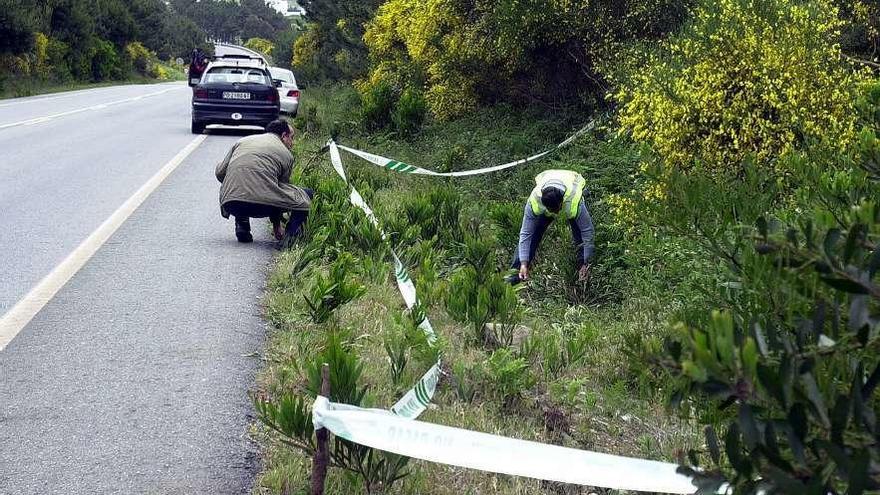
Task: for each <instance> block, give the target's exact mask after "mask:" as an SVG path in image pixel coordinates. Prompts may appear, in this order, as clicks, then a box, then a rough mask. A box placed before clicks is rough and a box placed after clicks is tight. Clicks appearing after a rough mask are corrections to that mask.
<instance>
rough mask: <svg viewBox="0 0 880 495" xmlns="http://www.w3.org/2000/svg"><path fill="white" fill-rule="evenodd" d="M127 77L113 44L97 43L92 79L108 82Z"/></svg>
mask: <svg viewBox="0 0 880 495" xmlns="http://www.w3.org/2000/svg"><path fill="white" fill-rule="evenodd" d="M124 77H125V74H124V73H123V67H122V64H121V61H120V57H119V53H118V52H117V51H116V47H115V46H114V45H113V43H110V42H109V41H104V40H97V41H96V42H95V56H94V57H92V79H93V80H95V81H106V80H109V79H122V78H124Z"/></svg>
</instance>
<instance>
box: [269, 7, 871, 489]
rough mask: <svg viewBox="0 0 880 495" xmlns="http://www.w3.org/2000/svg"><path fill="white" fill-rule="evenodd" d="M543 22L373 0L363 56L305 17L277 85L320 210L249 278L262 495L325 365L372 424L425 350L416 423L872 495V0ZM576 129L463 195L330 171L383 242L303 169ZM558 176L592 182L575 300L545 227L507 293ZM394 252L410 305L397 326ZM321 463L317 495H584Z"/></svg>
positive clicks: (435, 165)
mask: <svg viewBox="0 0 880 495" xmlns="http://www.w3.org/2000/svg"><path fill="white" fill-rule="evenodd" d="M340 3H341V4H342V5H347V3H346V2H340ZM541 4H542V5H543V7H541V8H538V7H537V6H536V5H535V3H534V2H505V1H493V2H483V3H479V5H478V6H477V8H475V9H474V10H472V11H469V12H464V11H458V10H456V9H457V8H458V6H457V5H456V4H454V3H446V2H407V1H398V0H390V1H387V2H384V3H381V5H375V10H374V11H371V12H369V13H368V14H365V13H364V11H363V10H362V9H359V10H352V11H351V12H352V13H353V15H352V17H351V20H352V22H353V23H357V24H356V25H357V26H361V27H363V28H364V29H363V31H362V34H363V36H362V38H359V37H355V38H352V37H351V35H352V33H354V34H355V35H356V34H359V32H358V31H357V29H359V28H356V27H352V26H350V25H347V24H346V22H341V21H339V19H338V16H339V15H342V14H340V12H342V13H345V12H347V11H345V10H344V9H343V10H342V11H339V10H337V11H333V12H332V14H331V13H328V14H326V15H327V16H329V17H332V16H337V19H336V20H337V21H338V22H329V21H328V19H325V18H323V17H322V15H323V14H322V12H323V11H316V12H314V16H315V19H314V22H313V24H312V25H310V26H308V27H307V31H306V33H307V35H308V36H309V38H305V36H306V35H303V37H301V38H300V39H299V40H298V41H297V42H296V43H300V44H303V47H308V46H312V47H314V48H315V50H313V51H312V52H304V51H296V52H295V53H297V55H296V57H300V58H296V57H295V58H294V69H295V70H296V68H297V66H298V62H300V63H302V64H304V65H302V68H303V71H304V74H307V76H306V77H307V78H308V77H311V78H312V80H313V81H315V82H319V83H320V85H312V86H310V87H308V88H307V91H304V96H303V101H302V102H301V107H300V110H299V115H298V117H297V118H296V119H295V121H294V124H295V126H296V128H297V129H298V132H299V134H298V141H297V144H296V147H295V153H296V155H297V157H298V163H299V164H300V165H302V167H301V168H300V169H299V171H298V172H297V174H296V176H295V177H293V178H292V182H294V183H296V184H298V185H303V186H305V187H311V188H314V189H315V190H316V198H317V199H316V202H315V205H314V209H313V211H312V214H311V216H310V220H309V224H308V228H307V233H306V236H305V238H304V239H303V240H301V241H300V242H297V243H295V244H294V245H293V246H291V247H290V249H288V250H285V251H284V252H282V253H281V254H280V255H279V257H278V260H277V266H276V267H275V269H274V270H273V272H272V274H271V276H270V279H269V283H268V293H267V296H266V301H265V307H266V315H267V318H268V319H269V321H270V322H271V324H272V326H273V328H274V330H273V333H272V337H271V339H270V343H269V345H268V349H267V351H266V354H265V360H266V364H267V367H266V370H265V371H264V373H263V374H262V375H261V377H260V380H259V384H258V391H257V392H256V393H255V404H256V405H257V409H258V413H259V416H260V417H261V418H262V419H263V420H264V422H265V424H267V425H268V426H269V427H268V428H266V427H264V426H258V427H257V428H256V434H257V435H258V436H259V437H260V438H261V439H262V441H263V442H264V444H265V446H266V458H265V470H264V473H263V474H262V477H261V479H260V483H259V487H258V488H257V491H258V492H265V493H303V492H305V491H306V490H307V486H308V482H307V476H308V471H309V465H310V452H311V450H312V449H313V445H314V444H313V440H312V431H311V423H310V419H309V418H310V415H309V407H310V404H311V402H312V400H313V398H314V396H315V393H316V390H317V383H318V381H317V380H318V376H319V375H318V372H317V370H318V369H319V366H320V363H322V362H328V363H330V364H331V371H333V370H336V371H335V374H334V375H333V376H332V380H331V381H332V390H333V392H332V394H331V399H332V400H335V401H339V402H347V403H352V404H356V405H362V406H369V407H379V408H388V407H390V405H391V404H393V403H394V402H395V401H396V400H397V399H398V398H399V397H400V396H401V395H402V394H403V393H404V392H405V391H406V390H408V389H409V387H411V386H412V384H414V383H415V381H416V380H417V379H418V377H420V376H421V374H422V373H423V372H424V371H425V370H427V369H428V367H429V366H430V365H431V364H433V363H434V362H435V360H436V357H437V353H438V352H439V353H440V355H441V356H442V360H443V371H444V374H443V378H442V380H441V383H440V385H439V386H438V390H437V394H436V395H435V397H434V400H433V401H432V406H431V407H430V408H429V410H428V411H426V412H425V413H424V414H423V415H422V416H421V417H420V419H421V420H424V421H428V422H433V423H440V424H447V425H453V426H459V427H463V428H469V429H474V430H478V431H483V432H489V433H496V434H501V435H505V436H510V437H517V438H523V439H529V440H536V441H540V442H546V443H555V444H559V445H566V446H571V447H575V448H582V449H589V450H596V451H600V452H606V453H614V454H622V455H630V456H636V457H643V458H652V459H658V460H668V461H674V462H679V463H681V464H682V465H684V466H688V467H690V468H694V467H700V468H701V469H702V472H701V474H700V475H699V476H698V479H699V480H700V482H701V483H702V484H703V486H705V487H707V488H708V489H709V490H710V491H714V489H715V488H717V486H718V485H719V484H720V483H721V482H722V481H723V480H726V481H728V482H731V483H732V484H733V485H734V487H735V489H736V491H737V493H756V492H757V491H759V490H761V489H769V490H770V491H774V490H775V491H777V492H779V493H817V494H818V493H863V492H865V491H867V490H876V489H878V488H880V472H878V471H877V470H876V468H875V463H876V462H877V461H878V460H880V452H878V447H877V445H878V444H877V442H876V439H877V437H878V434H880V429H878V428H880V426H878V424H877V419H876V418H877V413H878V406H880V404H878V399H877V394H876V388H877V384H878V383H880V357H878V353H877V346H878V332H877V331H878V321H880V318H878V316H880V315H878V309H880V308H878V304H880V287H878V285H877V282H876V273H877V271H878V269H880V247H878V239H880V205H878V203H877V198H880V185H878V179H880V141H878V139H877V132H878V126H880V84H878V80H877V73H876V72H875V67H874V62H873V60H872V59H873V57H874V55H875V52H876V48H877V41H878V34H877V24H876V19H877V11H876V6H875V5H874V4H873V3H862V2H858V1H856V2H833V1H830V0H809V1H794V0H751V1H748V0H723V1H720V2H700V1H695V2H672V1H669V2H664V1H645V2H633V3H632V4H631V5H628V6H627V8H626V9H624V10H625V12H621V10H620V9H619V8H615V5H616V4H615V3H614V2H608V4H607V5H605V4H604V3H603V2H558V4H557V2H549V4H550V6H547V5H546V4H547V2H541ZM521 9H524V10H521ZM872 9H873V10H872ZM526 11H527V12H530V13H534V14H536V15H523V13H524V12H526ZM587 11H589V12H591V14H590V15H586V14H585V13H586V12H587ZM597 12H598V13H597ZM343 20H345V19H343ZM346 26H348V29H351V30H352V31H347V30H346ZM633 26H639V29H634V28H633ZM333 30H336V31H333ZM609 33H611V34H609ZM303 39H305V41H301V40H303ZM352 39H354V40H355V42H356V41H358V40H360V39H362V40H363V41H361V42H360V44H358V43H354V42H353V41H352ZM306 43H307V44H306ZM353 43H354V44H353ZM343 52H344V55H340V53H343ZM352 57H354V58H352ZM355 59H356V60H355ZM321 61H325V62H327V63H326V64H321V63H318V62H321ZM331 61H332V62H333V63H335V64H336V65H333V64H332V63H331ZM342 61H346V64H342V63H341V62H342ZM355 62H357V63H355ZM324 69H326V71H323V70H324ZM348 70H350V72H347V71H348ZM322 71H323V72H322ZM457 89H463V90H465V91H456V90H457ZM592 119H597V121H598V123H599V125H597V127H596V128H595V129H594V130H593V131H592V132H590V133H588V134H587V135H585V136H583V137H581V138H580V139H579V140H578V141H576V142H575V143H574V144H573V145H572V146H570V147H568V148H565V149H563V150H562V151H560V152H558V153H556V154H554V155H552V156H551V157H549V158H547V159H545V160H544V161H540V162H536V163H532V164H529V165H526V166H523V167H520V168H515V169H512V170H508V171H503V172H499V173H494V174H490V175H483V176H476V177H470V178H456V179H442V178H433V177H419V176H409V175H405V174H401V173H396V172H392V171H389V170H385V169H381V168H379V167H376V166H374V165H371V164H369V163H366V162H363V161H360V160H359V159H358V158H356V157H353V156H351V155H347V154H345V153H343V155H342V157H343V160H344V163H345V164H346V168H347V171H348V174H349V177H350V180H351V181H352V183H353V184H354V185H355V187H357V189H358V190H359V191H360V192H361V194H362V195H363V196H364V199H365V200H366V202H367V203H368V204H369V205H370V206H371V207H372V208H373V210H374V211H375V213H376V216H377V217H378V219H379V221H380V222H381V223H382V227H383V228H384V230H385V231H386V232H388V233H389V234H390V239H388V240H387V241H386V240H383V239H382V238H381V236H380V235H379V233H378V232H377V231H376V229H374V228H373V226H372V225H371V224H370V223H369V222H368V221H367V219H366V218H365V216H364V215H363V213H362V212H360V211H359V210H357V209H355V208H354V207H352V206H351V205H350V204H349V202H348V193H349V190H348V188H347V187H346V185H345V184H344V183H343V182H342V181H341V180H339V179H338V178H337V177H336V176H335V174H334V173H333V171H332V169H331V168H330V167H329V164H328V163H327V159H326V157H324V156H320V157H317V158H314V159H313V157H315V155H316V154H318V150H319V149H320V148H321V147H322V146H323V145H324V144H325V143H326V141H327V139H328V138H329V137H331V136H333V137H334V138H335V139H337V140H338V141H339V142H340V143H341V144H345V145H347V146H350V147H354V148H359V149H364V150H367V151H370V152H373V153H377V154H380V155H383V156H386V157H390V158H393V159H395V160H398V161H402V162H406V163H410V164H414V165H419V166H422V167H424V168H430V169H434V170H438V171H450V170H463V169H469V168H480V167H484V166H491V165H496V164H500V163H504V162H507V161H509V160H512V159H516V158H522V157H525V156H528V155H531V154H533V153H534V152H536V151H540V150H543V149H546V148H548V147H550V146H552V145H554V144H555V143H557V142H560V141H561V140H562V139H564V138H566V137H567V136H568V135H569V134H570V133H571V132H573V131H574V130H576V129H578V128H580V127H582V126H583V125H584V124H585V123H586V122H588V121H590V120H592ZM547 168H567V169H571V170H576V171H578V172H580V173H581V174H582V175H583V176H584V177H585V178H586V181H587V185H588V191H589V192H588V195H587V201H588V205H589V207H590V209H591V212H592V214H593V218H594V221H595V224H596V236H597V237H596V259H595V260H594V261H593V273H592V278H591V279H590V281H589V282H588V283H586V284H584V283H581V282H578V281H577V280H576V276H575V273H574V263H573V261H574V260H573V256H574V252H573V249H572V247H571V243H570V240H569V235H568V232H567V226H566V225H558V224H557V225H554V226H553V227H552V229H551V232H550V233H549V234H548V236H547V238H546V239H545V241H544V244H543V245H542V247H541V250H540V252H539V259H538V260H537V264H536V265H535V267H534V279H533V280H532V281H530V282H529V283H528V284H527V285H525V286H524V287H518V288H517V289H513V288H511V287H509V286H508V285H506V284H504V283H503V282H502V279H501V277H502V276H503V275H505V274H506V273H507V269H508V260H509V258H510V256H511V254H512V252H513V249H514V248H515V245H516V241H517V235H518V230H519V224H520V220H521V215H522V208H523V202H524V201H525V198H526V196H527V195H528V192H529V191H530V190H531V187H532V184H533V178H534V176H535V175H536V174H537V172H539V171H541V170H544V169H547ZM389 247H393V249H394V250H395V251H396V252H397V253H399V254H400V255H401V258H402V260H403V262H404V264H405V265H406V267H407V268H408V270H409V271H410V275H412V278H413V280H414V282H415V284H416V286H417V289H418V291H419V296H420V299H421V301H420V305H419V306H418V307H417V308H416V310H415V311H412V312H407V311H405V306H404V304H403V302H402V300H401V298H400V296H399V294H398V292H397V288H396V287H395V284H394V276H393V264H392V263H391V260H390V253H389ZM421 314H427V315H428V316H429V317H430V319H431V322H432V324H433V326H434V328H435V330H436V331H437V333H438V335H439V338H440V342H439V344H437V345H436V346H429V345H428V344H427V342H426V341H425V339H424V337H423V336H422V335H421V333H420V331H419V330H418V329H417V328H416V322H418V321H419V319H420V315H421ZM486 323H494V325H493V326H492V327H491V330H487V327H486ZM331 451H332V452H334V456H333V461H334V465H335V467H336V469H331V471H330V479H329V485H328V489H327V492H328V493H412V494H427V493H431V494H435V493H436V494H447V493H448V494H458V493H501V494H525V493H529V494H531V493H590V492H591V491H594V489H592V488H590V487H571V486H559V485H556V484H553V483H547V482H541V481H537V480H528V479H520V478H513V477H509V476H500V475H493V474H490V473H483V472H477V471H470V470H463V469H457V468H452V467H449V466H443V465H437V464H431V463H427V462H422V461H418V460H407V459H401V458H399V457H396V456H391V455H387V454H383V453H379V452H373V451H371V450H370V449H367V448H363V447H358V446H356V445H353V444H349V443H346V442H345V441H342V440H338V439H336V440H334V446H333V447H332V448H331Z"/></svg>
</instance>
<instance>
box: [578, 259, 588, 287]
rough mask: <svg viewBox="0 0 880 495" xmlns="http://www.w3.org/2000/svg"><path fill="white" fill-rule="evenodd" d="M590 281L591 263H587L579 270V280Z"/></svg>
mask: <svg viewBox="0 0 880 495" xmlns="http://www.w3.org/2000/svg"><path fill="white" fill-rule="evenodd" d="M589 281H590V264H589V263H587V264H585V265H583V266H581V269H580V270H578V282H583V283H587V282H589Z"/></svg>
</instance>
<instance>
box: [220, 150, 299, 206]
mask: <svg viewBox="0 0 880 495" xmlns="http://www.w3.org/2000/svg"><path fill="white" fill-rule="evenodd" d="M292 169H293V156H292V155H291V154H290V150H288V149H287V147H286V146H284V143H282V142H281V139H280V138H279V137H278V136H276V135H275V134H272V133H266V134H259V135H254V136H247V137H245V138H242V139H240V140H239V141H238V142H237V143H235V145H233V146H232V149H231V150H229V153H227V154H226V157H225V158H224V159H223V161H221V162H220V163H219V164H218V165H217V169H216V171H215V175H216V176H217V180H219V181H220V182H221V184H222V185H221V186H220V213H221V214H222V215H223V216H224V217H225V218H229V213H227V212H226V209H225V208H223V205H225V204H226V203H228V202H230V201H245V202H248V203H256V204H261V205H269V206H276V207H278V208H281V209H282V210H288V211H290V210H308V209H309V205H310V204H311V200H310V199H309V196H308V195H307V194H306V193H305V191H303V190H302V189H301V188H299V187H296V186H294V185H292V184H290V172H291V170H292Z"/></svg>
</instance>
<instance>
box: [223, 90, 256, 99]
mask: <svg viewBox="0 0 880 495" xmlns="http://www.w3.org/2000/svg"><path fill="white" fill-rule="evenodd" d="M223 99H224V100H250V99H251V94H250V93H235V92H232V91H224V92H223Z"/></svg>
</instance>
